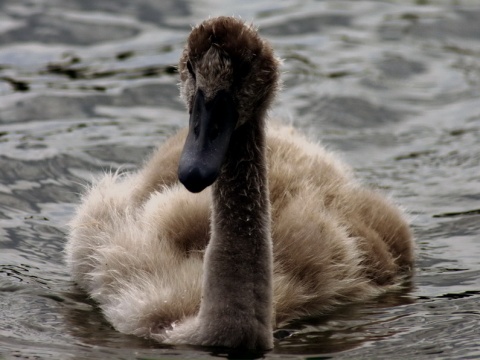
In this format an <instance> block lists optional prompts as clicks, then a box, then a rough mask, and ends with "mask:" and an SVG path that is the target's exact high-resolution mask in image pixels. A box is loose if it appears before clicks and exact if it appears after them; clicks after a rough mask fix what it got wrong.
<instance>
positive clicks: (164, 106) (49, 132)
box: [0, 0, 480, 359]
mask: <svg viewBox="0 0 480 360" xmlns="http://www.w3.org/2000/svg"><path fill="white" fill-rule="evenodd" d="M0 10H1V11H0V248H1V251H0V358H1V359H3V358H5V359H13V358H28V359H33V358H35V359H37V358H46V359H52V358H53V359H70V358H72V359H84V358H89V359H93V358H98V359H119V358H126V359H134V358H149V359H150V358H152V359H153V358H165V357H168V358H175V357H177V358H187V357H190V358H196V357H203V358H208V357H210V356H213V355H212V354H209V353H208V352H205V351H203V350H199V349H195V348H189V347H165V346H161V345H159V344H156V343H154V342H152V341H147V340H143V339H140V338H136V337H133V336H128V335H123V334H120V333H118V332H116V331H115V330H113V329H112V328H111V327H110V325H109V324H108V323H106V322H105V320H104V319H103V317H102V315H101V313H100V312H99V311H98V309H97V308H96V307H95V304H93V303H92V302H91V301H89V300H88V299H87V298H86V297H85V296H84V295H83V294H82V293H80V292H79V291H78V290H77V289H76V288H75V287H74V286H73V284H72V282H71V281H70V278H69V274H68V273H67V270H66V267H65V265H64V263H63V254H62V251H63V248H64V245H65V238H66V224H67V222H68V221H69V219H70V218H71V217H72V214H73V212H74V209H75V204H76V203H77V202H78V194H79V193H81V192H82V191H83V188H84V185H85V184H87V183H88V182H89V181H90V180H91V179H92V177H93V175H96V174H99V173H101V172H103V171H106V170H110V169H113V170H115V169H117V168H119V167H122V168H123V169H127V170H129V169H136V168H137V166H139V165H140V164H141V163H142V161H143V159H144V158H145V157H146V156H147V155H148V154H149V153H150V152H151V151H152V149H153V148H154V147H155V146H156V145H157V144H159V143H161V142H162V141H163V140H164V139H165V138H166V137H167V136H168V135H170V134H172V133H173V132H175V131H176V130H177V129H178V128H180V127H182V126H185V125H186V123H187V114H186V112H185V110H184V108H183V105H182V104H181V103H180V100H179V97H178V89H177V82H178V79H177V75H176V73H175V68H174V67H173V65H175V64H176V62H177V59H178V57H179V54H180V52H181V50H182V47H183V43H184V41H185V38H186V36H187V35H188V32H189V30H190V26H191V25H193V24H196V23H198V22H199V21H201V20H203V19H204V18H206V17H208V16H210V15H212V16H213V15H221V14H226V15H231V14H235V15H239V16H241V17H242V18H244V19H246V20H248V21H250V20H253V21H254V22H255V24H256V25H258V26H259V27H260V32H261V34H263V35H264V36H265V37H267V38H268V39H269V40H270V41H271V42H272V44H273V45H274V47H275V49H276V51H277V54H278V55H279V56H280V57H282V58H283V59H284V60H285V62H284V69H283V70H284V76H283V79H284V83H285V89H284V91H283V94H282V95H281V96H280V99H279V101H278V102H277V104H276V106H275V111H274V112H273V116H276V117H282V118H284V119H285V120H286V121H288V122H292V123H293V124H294V125H296V126H297V127H299V128H302V129H303V130H304V131H305V132H307V133H309V135H310V136H311V137H312V138H314V139H317V140H321V141H322V142H323V143H325V144H327V145H328V146H329V147H330V148H333V149H337V150H338V151H339V152H341V153H342V154H343V158H344V159H345V161H347V162H349V163H350V164H351V165H352V166H353V167H354V168H355V170H356V171H357V173H358V175H359V177H361V178H362V179H363V180H364V182H366V183H368V184H370V185H372V186H374V187H379V188H381V189H383V190H384V191H386V192H388V193H389V194H391V195H392V196H393V197H394V198H395V199H397V200H398V202H399V203H400V204H401V205H402V206H403V207H405V208H406V209H407V210H408V212H409V214H410V215H411V222H412V227H413V229H414V231H415V234H416V242H417V264H416V276H415V278H414V281H413V284H412V289H411V290H410V291H404V292H402V293H398V294H389V295H388V296H385V297H384V298H382V299H378V300H375V301H372V302H371V303H368V304H360V305H356V306H352V307H349V308H348V309H345V310H342V311H341V312H338V313H335V314H332V315H330V316H328V317H324V318H320V319H316V320H315V321H313V320H312V321H308V322H303V323H299V324H293V325H292V326H291V327H290V328H288V329H285V331H282V332H281V333H279V334H278V335H279V336H278V337H279V339H278V340H277V341H276V344H275V349H274V350H273V351H271V352H269V353H268V354H266V355H265V356H266V357H267V358H309V357H310V358H320V357H322V356H325V357H330V356H332V357H338V358H342V357H343V358H391V359H394V358H437V359H438V358H479V357H480V326H479V325H480V306H479V305H480V176H479V175H480V21H479V20H478V19H480V4H479V2H478V1H476V0H471V1H462V0H451V1H447V0H444V1H441V0H438V1H435V0H417V1H406V0H398V1H338V0H330V1H313V0H283V1H266V0H263V1H252V0H244V1H241V2H238V1H233V0H229V1H215V0H199V1H193V0H191V1H186V0H162V1H158V0H136V1H127V0H116V1H97V0H4V1H1V2H0ZM285 335H288V336H285Z"/></svg>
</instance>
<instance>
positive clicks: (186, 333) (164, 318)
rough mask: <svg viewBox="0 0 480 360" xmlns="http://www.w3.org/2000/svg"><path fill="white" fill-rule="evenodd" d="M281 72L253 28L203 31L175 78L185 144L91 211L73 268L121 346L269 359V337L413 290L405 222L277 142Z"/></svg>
mask: <svg viewBox="0 0 480 360" xmlns="http://www.w3.org/2000/svg"><path fill="white" fill-rule="evenodd" d="M278 67H279V62H278V60H277V59H276V58H275V56H274V54H273V51H272V48H271V47H270V45H269V44H268V43H267V42H265V41H264V40H262V39H261V38H260V37H259V35H258V34H257V32H256V31H255V29H254V28H252V27H250V26H247V25H245V24H244V23H243V22H242V21H240V20H238V19H235V18H228V17H219V18H214V19H209V20H207V21H205V22H203V23H201V24H200V25H199V26H197V27H195V28H194V29H193V30H192V33H191V34H190V36H189V38H188V42H187V45H186V47H185V50H184V52H183V55H182V57H181V59H180V63H179V71H180V76H181V87H180V88H181V94H182V98H183V99H184V101H185V102H186V104H187V107H188V109H189V113H190V124H189V128H188V130H182V131H180V132H179V133H178V134H177V135H175V136H174V137H172V138H171V139H169V140H168V141H167V142H166V143H165V144H164V145H163V146H162V147H160V148H159V149H158V150H157V151H156V152H155V154H154V155H153V157H152V158H151V159H150V160H149V162H147V163H146V165H145V166H144V168H143V169H142V170H140V171H139V172H138V173H136V174H131V175H125V176H119V175H117V174H115V175H108V174H107V175H104V177H103V178H102V179H100V180H99V181H98V182H97V183H96V184H95V185H94V186H93V187H92V188H91V189H90V190H89V192H88V193H87V194H86V195H85V196H84V198H83V202H82V205H81V206H80V207H79V209H78V212H77V214H76V216H75V218H74V219H73V221H72V223H71V232H70V235H69V239H68V243H67V247H66V254H67V256H66V258H67V263H68V265H69V267H70V269H71V272H72V274H73V277H74V279H75V281H76V282H77V283H78V285H79V286H81V287H82V288H83V289H85V290H86V291H87V292H88V293H89V294H90V296H91V297H92V298H93V299H95V300H96V301H97V302H98V304H99V306H100V307H101V309H102V311H103V313H104V314H105V316H106V318H107V319H108V320H109V321H110V322H111V323H112V324H113V326H114V327H115V328H116V329H118V330H119V331H122V332H125V333H131V334H136V335H139V336H145V337H151V338H154V339H157V340H159V341H162V342H165V343H173V344H180V343H187V344H196V345H205V346H225V347H229V348H243V349H256V350H265V349H270V348H272V346H273V337H272V330H273V326H279V325H281V324H284V323H285V322H286V321H289V320H292V319H294V318H300V317H305V316H315V315H319V314H322V313H325V312H328V311H331V310H332V309H333V308H334V307H338V306H340V305H342V304H346V303H350V302H355V301H362V300H365V299H368V298H371V297H373V296H377V295H379V294H381V293H382V292H384V291H386V290H389V289H392V288H395V287H398V286H399V285H400V283H401V281H402V280H404V279H405V277H408V276H409V275H410V273H411V268H412V263H413V252H412V237H411V233H410V230H409V227H408V225H407V224H406V222H405V220H404V217H403V215H402V213H401V212H400V211H399V210H398V209H397V208H396V207H395V206H393V205H392V204H391V203H390V202H389V201H388V200H386V199H385V198H384V197H382V196H381V195H379V194H377V193H375V192H372V191H371V190H368V189H365V188H363V187H361V186H360V185H359V184H358V183H357V182H355V180H354V179H353V178H352V176H351V172H350V170H349V168H348V167H346V166H345V165H343V164H342V163H341V162H339V160H338V159H337V158H335V156H334V155H332V154H330V153H329V152H327V151H326V150H325V149H324V148H322V147H320V146H319V145H316V144H312V143H309V142H307V141H306V140H305V138H304V137H302V136H301V135H299V134H297V133H296V132H295V131H294V130H293V129H292V128H289V127H282V126H278V127H270V128H268V129H267V128H266V111H267V108H268V107H269V106H270V104H271V102H272V100H273V98H274V96H275V93H276V91H277V89H278V82H279V80H278V78H279V69H278ZM183 144H184V145H183ZM182 148H183V150H182ZM178 180H180V182H181V183H182V184H183V185H181V184H180V183H179V181H178ZM186 189H188V190H189V191H187V190H186ZM194 193H196V194H194Z"/></svg>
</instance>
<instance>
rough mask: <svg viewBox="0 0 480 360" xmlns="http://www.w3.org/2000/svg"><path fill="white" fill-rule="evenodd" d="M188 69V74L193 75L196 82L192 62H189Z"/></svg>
mask: <svg viewBox="0 0 480 360" xmlns="http://www.w3.org/2000/svg"><path fill="white" fill-rule="evenodd" d="M187 69H188V72H189V73H190V75H192V77H193V80H195V71H193V66H192V63H191V62H190V60H187Z"/></svg>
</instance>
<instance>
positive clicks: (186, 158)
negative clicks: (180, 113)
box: [178, 89, 238, 193]
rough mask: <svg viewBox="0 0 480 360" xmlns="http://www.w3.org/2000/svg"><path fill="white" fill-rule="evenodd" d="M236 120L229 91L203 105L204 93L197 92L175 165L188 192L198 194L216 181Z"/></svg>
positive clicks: (218, 94)
mask: <svg viewBox="0 0 480 360" xmlns="http://www.w3.org/2000/svg"><path fill="white" fill-rule="evenodd" d="M237 119H238V115H237V111H236V108H235V104H234V102H233V98H232V95H231V94H230V93H229V92H227V91H225V90H220V91H219V92H218V93H217V94H216V95H215V97H214V98H213V99H211V100H210V101H208V102H206V101H205V95H204V94H203V91H202V90H200V89H199V90H198V91H197V93H196V95H195V102H194V104H193V109H192V112H191V114H190V125H189V126H190V128H189V131H188V135H187V140H186V141H185V146H184V147H183V152H182V155H181V157H180V163H179V166H178V178H179V180H180V182H181V183H182V184H183V185H184V186H185V187H186V188H187V189H188V190H189V191H191V192H194V193H196V192H200V191H202V190H203V189H205V188H206V187H207V186H210V185H212V184H213V182H214V181H215V180H216V179H217V177H218V175H219V174H220V170H221V167H222V165H223V161H224V159H225V155H226V154H227V150H228V146H229V143H230V138H231V136H232V134H233V131H234V130H235V127H236V125H237Z"/></svg>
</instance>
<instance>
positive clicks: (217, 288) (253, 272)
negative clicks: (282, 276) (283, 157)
mask: <svg viewBox="0 0 480 360" xmlns="http://www.w3.org/2000/svg"><path fill="white" fill-rule="evenodd" d="M252 120H253V121H249V122H247V123H246V124H244V125H242V126H241V127H239V128H238V129H237V130H236V131H235V133H234V134H233V137H232V139H231V143H230V147H229V150H228V153H227V159H226V161H225V163H224V165H223V168H222V171H221V174H220V176H219V178H218V179H217V181H216V182H215V184H214V185H213V211H212V235H211V239H210V242H209V245H208V247H207V250H206V254H205V265H204V269H205V272H204V286H203V297H202V303H201V307H200V313H199V316H200V320H201V321H202V319H203V320H204V321H208V324H209V325H208V327H209V328H210V329H212V330H213V328H216V330H215V332H217V335H218V336H219V337H220V338H221V337H222V336H225V337H230V339H227V338H226V339H224V340H225V342H226V343H225V344H223V345H226V346H232V345H233V346H242V347H249V348H257V349H258V348H269V347H271V346H272V243H271V234H270V203H269V197H268V184H267V164H266V145H265V130H264V120H263V119H260V120H257V119H252ZM230 341H231V342H232V343H231V344H229V343H228V342H230ZM235 342H238V344H235Z"/></svg>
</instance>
